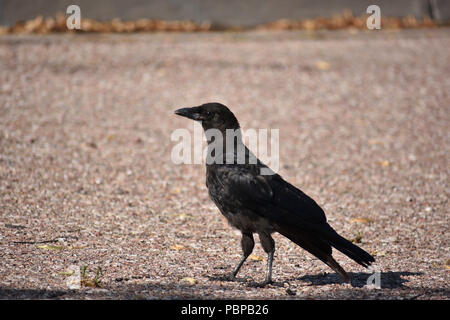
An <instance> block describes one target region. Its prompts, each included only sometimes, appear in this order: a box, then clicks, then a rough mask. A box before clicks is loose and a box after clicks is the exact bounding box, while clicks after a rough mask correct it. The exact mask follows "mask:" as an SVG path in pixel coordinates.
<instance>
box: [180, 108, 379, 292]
mask: <svg viewBox="0 0 450 320" xmlns="http://www.w3.org/2000/svg"><path fill="white" fill-rule="evenodd" d="M175 114H177V115H180V116H183V117H187V118H189V119H193V120H196V121H201V124H202V126H203V129H204V130H205V134H206V137H207V139H208V155H209V156H210V159H207V164H206V186H207V188H208V192H209V196H210V197H211V199H212V200H213V201H214V203H215V204H216V205H217V207H218V208H219V210H220V212H221V213H222V214H223V215H224V216H225V217H226V218H227V220H228V222H229V223H230V224H231V225H232V226H233V227H235V228H237V229H239V230H240V231H241V232H242V240H241V245H242V250H243V255H242V258H241V259H240V261H239V263H238V264H237V266H236V268H235V269H234V270H233V272H232V273H231V274H230V275H229V276H228V277H227V279H229V280H233V279H235V277H236V275H237V273H238V271H239V269H240V268H241V266H242V264H243V263H244V262H245V260H246V259H247V257H248V256H249V255H250V254H251V252H252V251H253V247H254V240H253V234H254V233H257V234H258V235H259V238H260V241H261V244H262V247H263V249H264V251H265V252H266V253H267V255H268V259H267V269H266V270H267V271H266V278H265V281H264V282H263V283H262V285H266V284H268V283H271V282H272V278H271V277H272V262H273V254H274V251H275V242H274V240H273V238H272V236H271V234H272V233H273V232H278V233H280V234H282V235H283V236H285V237H287V238H288V239H290V240H291V241H293V242H295V243H296V244H297V245H299V246H300V247H302V248H303V249H305V250H306V251H308V252H310V253H311V254H313V255H314V256H316V257H317V258H319V259H320V260H322V261H323V262H324V263H325V264H327V265H328V266H329V267H330V268H332V269H333V270H334V271H336V272H337V273H338V274H339V275H340V276H341V277H342V279H343V280H344V281H345V282H349V281H350V278H349V276H348V274H347V273H346V272H345V270H344V269H343V268H342V267H341V266H340V265H339V264H338V263H337V262H336V260H334V259H333V257H332V247H334V248H336V249H337V250H339V251H341V252H342V253H344V254H345V255H347V256H348V257H350V258H351V259H353V260H354V261H356V262H357V263H359V264H360V265H362V266H364V267H366V268H367V267H368V266H369V265H370V264H371V263H372V262H374V261H375V259H374V258H373V257H372V256H371V255H370V254H369V253H367V252H366V251H364V250H362V249H361V248H359V247H358V246H356V245H354V244H353V243H351V242H350V241H348V240H346V239H345V238H343V237H341V236H340V235H339V234H337V233H336V231H334V229H333V228H332V227H331V226H330V225H329V224H328V223H327V220H326V217H325V213H324V211H323V210H322V208H321V207H319V205H318V204H317V203H316V202H315V201H314V200H313V199H311V198H310V197H309V196H307V195H306V194H305V193H303V192H302V191H301V190H299V189H298V188H296V187H294V186H293V185H291V184H290V183H288V182H286V181H285V180H284V179H283V178H282V177H281V176H280V175H278V174H275V173H273V172H272V173H273V174H261V172H262V169H264V170H270V169H268V167H267V166H266V165H264V164H263V163H262V162H261V161H259V159H256V157H255V158H253V159H254V160H255V161H253V163H252V161H251V157H252V156H253V157H254V155H253V153H252V152H251V151H250V150H248V148H247V147H246V146H245V145H244V143H243V142H242V140H241V136H240V127H239V122H238V121H237V119H236V117H235V116H234V114H233V113H232V112H231V111H230V110H229V109H228V108H227V107H226V106H224V105H222V104H220V103H206V104H203V105H201V106H198V107H193V108H182V109H179V110H176V111H175ZM212 129H214V132H215V133H216V134H217V133H218V132H219V133H221V134H222V139H223V141H222V146H223V148H220V147H218V144H217V143H214V141H215V140H217V139H218V138H217V135H216V136H214V135H212V134H208V133H209V132H210V131H211V130H212ZM230 130H231V131H233V130H234V132H235V133H237V134H234V135H228V136H227V131H230ZM230 136H232V139H233V141H232V142H231V141H227V137H228V139H230ZM213 137H214V139H213ZM216 142H217V141H216ZM213 146H214V147H213ZM219 146H220V145H219ZM230 146H231V148H230ZM210 147H211V148H210ZM210 149H211V150H210ZM230 149H231V150H230ZM239 150H241V151H239ZM239 159H240V160H241V161H239ZM242 159H245V161H244V163H243V161H242ZM208 160H209V161H208Z"/></svg>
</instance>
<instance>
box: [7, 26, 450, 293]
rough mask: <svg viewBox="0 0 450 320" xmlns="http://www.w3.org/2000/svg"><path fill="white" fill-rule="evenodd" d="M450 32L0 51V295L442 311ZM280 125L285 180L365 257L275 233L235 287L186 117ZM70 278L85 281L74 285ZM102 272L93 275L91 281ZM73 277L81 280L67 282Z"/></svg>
mask: <svg viewBox="0 0 450 320" xmlns="http://www.w3.org/2000/svg"><path fill="white" fill-rule="evenodd" d="M449 47H450V30H449V29H436V30H432V29H429V30H415V31H414V30H413V31H411V30H406V31H381V32H376V31H374V32H356V31H350V32H349V31H342V32H334V33H333V32H318V33H302V32H248V33H205V34H141V35H54V36H3V37H1V38H0V298H2V299H11V298H14V299H23V298H25V299H28V298H34V299H36V298H38V299H41V298H43V299H48V298H51V299H99V298H105V299H117V298H118V299H161V298H163V299H177V298H199V299H212V298H218V299H221V298H238V299H248V298H262V299H329V298H344V299H345V298H352V299H372V298H374V299H449V297H450V286H449V283H450V274H449V272H450V270H449V268H450V266H449V261H448V259H450V248H449V247H450V246H449V244H450V243H449V237H448V231H449V203H448V196H449V190H450V189H449V187H450V186H449V167H450V166H449V161H448V159H449V152H450V136H449V125H450V112H449V111H450V109H449V106H450V97H449V92H450V90H449V89H450V63H449V62H450V51H449V50H448V48H449ZM209 101H219V102H222V103H224V104H226V105H228V106H229V107H230V108H231V109H232V111H233V112H234V113H235V114H236V116H237V117H238V119H239V120H240V123H241V126H242V128H243V129H248V128H269V129H271V128H277V129H280V131H279V134H280V170H279V173H280V174H281V175H282V176H283V177H285V178H286V180H288V181H289V182H291V183H293V184H294V185H296V186H298V187H299V188H301V189H302V190H303V191H304V192H305V193H307V194H309V195H310V196H311V197H313V198H314V199H315V200H316V201H317V202H318V203H319V204H320V205H321V206H322V207H323V208H324V210H325V212H326V213H327V217H328V220H329V223H330V224H331V225H332V226H333V227H334V228H335V229H336V230H337V231H338V232H339V233H340V234H342V235H343V236H345V237H347V238H349V239H354V241H358V242H359V245H360V246H361V247H362V248H364V249H366V250H367V251H369V252H371V253H372V254H373V255H374V256H375V258H376V260H377V267H378V268H379V270H380V273H379V274H375V275H377V276H379V277H378V279H379V280H380V284H381V289H376V288H371V287H368V286H366V281H367V279H368V277H369V276H371V275H372V273H371V271H368V270H364V269H363V268H362V267H360V266H358V265H357V264H356V263H354V262H353V261H351V260H350V259H348V258H347V257H345V256H344V255H342V254H340V253H339V252H336V254H335V257H336V259H337V260H338V261H339V262H340V263H341V264H342V266H343V267H344V268H345V269H346V270H347V271H348V272H349V273H350V276H351V277H352V284H351V285H347V284H343V283H342V282H341V280H340V279H339V277H338V276H337V275H336V274H335V273H334V272H333V271H332V270H331V269H329V268H328V267H327V266H326V265H325V264H323V263H322V262H320V261H319V260H318V259H316V258H314V257H312V256H311V255H310V254H308V253H307V252H305V251H304V250H302V249H301V248H299V247H297V246H295V245H294V244H293V243H291V242H290V241H289V240H287V239H285V238H283V237H282V236H280V235H275V240H276V244H277V251H276V253H275V261H274V269H273V279H274V280H275V281H276V283H275V285H270V286H268V287H266V288H254V287H252V286H251V283H252V281H262V280H263V279H264V270H265V263H266V260H265V258H266V257H265V254H264V251H263V250H262V248H261V246H260V244H259V241H257V245H256V247H255V251H254V256H252V259H251V260H249V261H248V262H247V263H246V264H245V265H244V266H243V268H242V270H241V273H240V274H239V277H238V278H239V279H240V280H241V281H239V282H224V281H219V280H217V277H219V276H221V275H223V274H225V273H226V272H229V271H231V269H232V268H233V267H234V265H235V263H237V261H238V260H239V257H240V254H241V249H240V234H239V232H236V231H235V230H233V229H231V227H229V226H228V224H227V222H226V221H225V218H223V217H222V216H221V215H220V214H219V212H218V210H217V209H216V208H215V206H214V205H213V203H212V202H211V201H210V200H209V199H208V196H207V190H206V186H205V183H204V182H205V167H204V165H187V164H186V165H184V164H182V165H176V164H174V163H173V162H172V161H171V150H172V148H173V147H174V145H175V144H176V143H175V142H173V141H171V133H172V132H173V131H174V130H175V129H177V128H186V129H189V130H192V126H193V124H192V122H190V121H188V120H187V119H184V118H180V117H176V116H175V115H173V111H174V110H175V109H177V108H180V107H189V106H195V105H199V104H201V103H204V102H209ZM71 265H74V266H76V267H77V268H80V269H81V270H83V275H82V276H80V277H81V278H82V281H81V282H82V285H81V287H80V288H79V289H69V287H68V281H69V280H70V279H72V278H73V277H74V275H70V274H71V273H70V272H69V270H68V268H70V266H71ZM100 271H101V272H100ZM75 275H76V274H75Z"/></svg>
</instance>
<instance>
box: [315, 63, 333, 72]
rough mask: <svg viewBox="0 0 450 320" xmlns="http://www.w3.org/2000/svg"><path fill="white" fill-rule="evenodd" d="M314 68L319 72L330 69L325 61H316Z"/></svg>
mask: <svg viewBox="0 0 450 320" xmlns="http://www.w3.org/2000/svg"><path fill="white" fill-rule="evenodd" d="M316 67H317V69H319V70H323V71H327V70H329V69H330V67H331V65H330V64H329V63H328V62H326V61H317V62H316Z"/></svg>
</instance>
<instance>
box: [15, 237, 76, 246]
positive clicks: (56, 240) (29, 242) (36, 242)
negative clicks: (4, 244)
mask: <svg viewBox="0 0 450 320" xmlns="http://www.w3.org/2000/svg"><path fill="white" fill-rule="evenodd" d="M59 239H74V240H78V237H76V236H65V237H57V238H55V239H51V240H41V241H13V242H12V243H14V244H41V243H55V242H58V241H59Z"/></svg>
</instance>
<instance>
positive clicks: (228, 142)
mask: <svg viewBox="0 0 450 320" xmlns="http://www.w3.org/2000/svg"><path fill="white" fill-rule="evenodd" d="M205 135H206V140H207V142H208V153H207V156H206V157H207V159H206V163H207V165H210V164H226V163H230V161H232V162H234V163H236V162H237V159H238V158H240V159H241V160H242V159H245V158H247V157H248V149H247V147H246V146H245V145H244V143H243V141H242V133H241V129H240V128H239V127H238V128H236V129H222V130H221V129H212V130H211V129H209V130H206V131H205ZM241 162H242V161H241Z"/></svg>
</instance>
